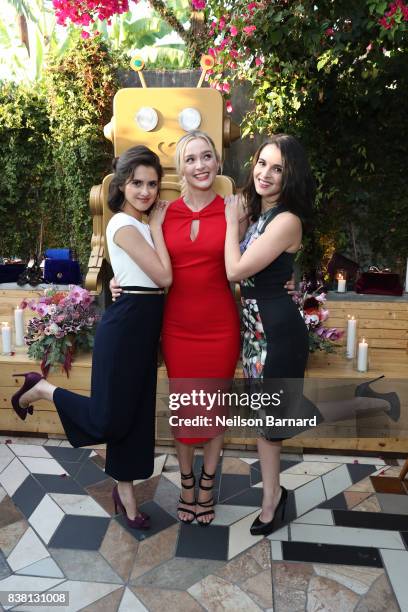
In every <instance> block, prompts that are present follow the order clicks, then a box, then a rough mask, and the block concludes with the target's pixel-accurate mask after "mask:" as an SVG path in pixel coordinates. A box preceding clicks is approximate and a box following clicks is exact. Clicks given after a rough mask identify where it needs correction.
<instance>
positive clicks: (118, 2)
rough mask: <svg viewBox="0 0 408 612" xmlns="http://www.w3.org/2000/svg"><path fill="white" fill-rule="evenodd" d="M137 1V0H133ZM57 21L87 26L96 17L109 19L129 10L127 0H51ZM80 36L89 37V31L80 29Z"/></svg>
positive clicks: (64, 24)
mask: <svg viewBox="0 0 408 612" xmlns="http://www.w3.org/2000/svg"><path fill="white" fill-rule="evenodd" d="M133 2H135V3H137V2H139V0H133ZM52 4H53V7H54V10H55V15H56V18H57V23H58V24H59V25H63V26H66V25H68V23H69V22H71V23H73V24H75V25H79V26H82V27H83V28H86V27H89V26H90V25H91V24H92V23H94V22H95V21H96V20H97V19H101V20H106V21H107V22H108V23H109V20H110V19H111V17H112V16H113V15H120V14H122V13H126V12H127V11H128V10H129V0H52ZM81 36H82V38H89V32H87V31H86V30H82V32H81Z"/></svg>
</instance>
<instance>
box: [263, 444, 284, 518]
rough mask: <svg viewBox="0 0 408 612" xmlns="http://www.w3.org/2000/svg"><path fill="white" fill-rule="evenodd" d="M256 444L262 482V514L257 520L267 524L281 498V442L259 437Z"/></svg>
mask: <svg viewBox="0 0 408 612" xmlns="http://www.w3.org/2000/svg"><path fill="white" fill-rule="evenodd" d="M257 444H258V455H259V460H260V462H261V473H262V481H263V499H262V512H261V514H260V517H259V518H260V520H261V521H262V522H263V523H269V522H270V521H271V520H272V519H273V515H274V513H275V508H276V506H277V505H278V503H279V500H280V496H281V488H280V482H279V474H280V452H281V446H282V442H281V441H280V440H276V441H272V440H265V438H262V437H259V438H258V440H257Z"/></svg>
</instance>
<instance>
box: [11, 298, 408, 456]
mask: <svg viewBox="0 0 408 612" xmlns="http://www.w3.org/2000/svg"><path fill="white" fill-rule="evenodd" d="M38 293H39V291H38V290H35V289H33V290H29V292H28V293H27V294H26V295H27V296H28V297H29V296H37V295H38ZM21 299H22V291H21V290H14V291H8V290H0V313H1V316H0V320H4V321H11V320H12V316H13V309H14V308H15V306H16V305H17V304H19V303H20V301H21ZM375 305H377V306H378V304H377V303H376V302H371V306H370V307H369V308H367V307H366V305H365V307H364V308H361V303H358V307H356V306H355V304H354V303H353V308H352V309H351V308H350V303H349V302H348V301H346V300H344V301H341V302H333V303H332V302H331V301H329V302H328V307H329V309H330V312H331V315H332V316H331V318H330V319H329V321H328V324H332V323H334V321H337V325H338V326H339V327H340V323H341V322H342V323H343V325H344V324H345V321H346V318H347V314H355V316H357V317H358V319H359V330H360V331H361V330H362V329H364V331H365V330H366V329H368V330H373V333H374V332H377V330H378V334H380V332H381V331H383V330H384V329H390V330H391V331H395V327H391V328H389V327H388V325H387V326H386V327H385V328H381V327H380V325H381V323H382V322H386V323H387V324H389V322H394V323H396V324H397V325H401V324H404V323H407V320H408V302H406V303H399V305H398V308H394V306H395V304H394V303H393V302H382V303H381V308H378V307H374V306H375ZM349 311H350V312H349ZM362 312H364V313H365V314H364V318H363V315H362V314H361V313H362ZM367 312H368V313H369V314H370V313H372V317H373V318H372V319H370V317H369V316H367V315H366V313H367ZM332 313H333V314H332ZM339 313H341V317H340V316H339ZM357 313H360V314H357ZM384 313H388V314H387V316H385V314H384ZM30 314H32V313H31V311H28V309H27V310H26V312H25V316H26V317H27V318H28V317H29V316H30ZM334 314H335V315H336V316H333V315H334ZM394 314H395V315H396V316H395V317H394ZM360 316H361V319H360ZM372 321H376V323H375V324H374V323H372ZM363 325H364V326H365V327H362V326H363ZM404 329H405V331H406V328H404V327H402V332H404ZM358 335H359V336H360V333H359V334H358ZM380 336H381V334H380ZM367 339H368V341H369V343H370V354H369V361H370V370H369V372H368V373H367V374H360V373H358V372H356V371H355V370H354V368H353V362H352V361H349V360H346V359H345V357H344V356H343V350H344V349H343V348H342V347H340V348H339V349H338V352H337V353H333V354H323V353H314V354H312V355H311V356H310V359H309V365H308V369H307V372H306V377H308V378H311V377H312V378H315V379H319V380H322V381H324V379H344V380H345V379H348V378H361V379H367V378H375V377H377V376H381V375H382V374H385V376H386V377H387V379H388V380H390V379H393V380H395V381H398V380H408V353H407V351H406V349H405V348H402V347H400V348H383V347H375V346H374V347H373V348H372V345H373V344H374V343H375V340H376V338H375V337H368V336H367ZM378 340H381V341H385V340H387V338H384V336H383V337H378ZM392 340H398V338H393V339H392ZM344 342H345V340H344V339H343V344H344ZM91 360H92V357H91V355H90V354H88V355H81V356H78V357H77V358H76V360H75V362H74V364H73V367H72V370H71V372H70V376H69V378H67V377H66V375H65V374H63V373H52V374H51V375H50V377H49V380H50V382H52V383H53V384H55V385H59V386H63V387H66V388H69V389H70V390H72V391H77V392H79V393H82V394H84V395H88V394H89V389H90V379H91ZM27 370H37V371H39V365H38V364H36V363H34V362H33V361H32V360H30V359H29V358H28V356H27V354H26V348H25V347H22V348H18V349H17V350H16V354H15V355H14V356H12V357H10V356H4V355H0V430H1V431H3V432H26V433H38V434H40V433H41V434H48V435H50V436H52V435H55V434H63V429H62V427H61V423H60V421H59V418H58V415H57V413H56V411H55V409H54V407H53V406H52V405H51V404H49V403H48V402H39V403H38V404H37V405H36V410H35V411H34V415H32V416H30V417H28V418H27V419H26V421H21V420H20V419H18V417H17V416H16V415H15V414H14V412H13V411H12V410H11V409H10V405H11V404H10V398H11V396H12V395H13V393H15V391H16V389H17V388H18V387H19V386H20V384H21V379H20V380H18V379H16V378H13V376H12V374H13V373H15V372H19V371H22V372H26V371H27ZM236 375H237V377H241V376H242V373H241V370H240V368H239V367H238V368H237V372H236ZM377 384H379V385H381V383H377ZM396 384H397V383H396ZM376 388H380V386H379V387H376ZM166 391H167V374H166V370H165V367H164V366H160V367H159V369H158V395H157V416H156V432H157V433H156V440H157V443H158V444H173V438H172V435H171V432H170V428H169V424H168V408H167V406H166V404H165V396H166ZM407 419H408V407H407V406H406V405H405V404H403V416H402V419H401V424H402V425H403V427H404V429H405V430H408V424H407ZM388 421H389V419H388ZM255 443H256V440H255V439H254V438H246V439H242V438H233V437H231V436H230V435H229V434H228V433H227V435H226V446H229V447H230V448H251V449H252V448H254V447H255ZM284 445H285V446H287V447H289V448H299V447H301V448H314V449H317V448H319V449H321V448H325V449H331V450H334V449H337V450H355V451H375V452H379V453H381V452H385V451H388V452H399V453H401V452H402V453H408V439H407V438H401V437H398V436H393V437H384V438H381V437H377V438H363V437H362V438H358V437H356V438H350V439H348V438H333V437H330V438H322V437H319V438H313V437H311V436H309V435H308V436H297V437H295V438H293V439H291V440H286V441H285V442H284Z"/></svg>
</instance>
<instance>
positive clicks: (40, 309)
mask: <svg viewBox="0 0 408 612" xmlns="http://www.w3.org/2000/svg"><path fill="white" fill-rule="evenodd" d="M36 311H37V314H38V315H39V316H40V317H43V316H44V315H46V314H47V312H48V306H47V305H46V304H37V307H36Z"/></svg>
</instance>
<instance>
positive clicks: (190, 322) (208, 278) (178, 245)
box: [162, 131, 239, 525]
mask: <svg viewBox="0 0 408 612" xmlns="http://www.w3.org/2000/svg"><path fill="white" fill-rule="evenodd" d="M176 165H177V172H178V174H179V176H180V177H181V178H182V196H181V197H180V198H179V199H177V200H175V201H174V202H172V203H171V204H170V206H169V208H168V210H167V213H166V218H165V221H164V224H163V235H164V239H165V242H166V246H167V249H168V252H169V254H170V258H171V264H172V269H173V284H172V286H171V289H170V291H169V293H168V296H167V300H166V304H165V311H164V321H163V329H162V349H163V357H164V361H165V364H166V368H167V373H168V377H169V380H170V392H173V393H174V392H176V391H177V392H179V393H180V392H187V393H191V391H192V390H194V389H195V390H200V389H202V390H205V391H209V390H212V391H215V390H217V389H220V388H222V386H223V384H224V387H225V385H228V380H231V379H232V378H233V377H234V372H235V366H236V363H237V360H238V357H239V317H238V311H237V307H236V304H235V301H234V297H233V294H232V291H231V288H230V285H229V283H228V280H227V277H226V274H225V263H224V243H225V233H226V221H225V205H224V200H223V198H221V197H220V196H219V195H217V194H216V193H215V191H214V188H213V185H214V181H215V177H216V175H217V172H218V170H219V166H220V158H219V156H218V154H217V152H216V150H215V146H214V143H213V141H212V140H211V138H209V136H207V134H204V133H203V132H198V131H193V132H189V133H188V134H186V135H185V136H183V137H182V138H181V139H180V140H179V142H178V144H177V150H176ZM186 379H188V380H186ZM211 379H212V380H213V381H214V382H213V388H212V389H211V388H210V387H211ZM193 408H194V407H193ZM186 413H187V414H188V416H193V415H197V414H202V415H205V414H207V415H211V414H212V416H214V414H215V410H214V409H213V410H212V412H206V411H205V408H204V410H203V408H202V407H198V408H197V407H195V408H194V412H193V413H192V412H191V410H189V408H188V407H187V408H186V409H184V410H183V411H181V410H178V416H180V417H181V416H184V415H186ZM195 431H196V432H197V429H196V430H195ZM174 434H175V444H176V449H177V455H178V459H179V463H180V472H181V485H182V487H183V489H184V491H183V494H182V496H181V497H180V505H179V508H178V512H179V518H180V520H182V521H183V522H186V523H190V522H192V521H193V520H194V518H196V519H197V522H198V523H199V524H200V525H209V524H210V523H211V521H212V520H213V518H214V510H213V507H214V500H213V496H212V492H211V489H212V488H213V485H214V477H215V472H216V468H217V464H218V461H219V456H220V451H221V448H222V445H223V439H224V435H223V431H220V430H219V429H218V430H217V429H216V428H212V427H210V428H208V429H207V430H206V429H198V435H199V436H200V437H197V433H196V434H195V435H194V429H193V430H192V429H190V430H188V429H187V430H185V429H184V428H183V427H180V428H177V429H176V430H175V431H174ZM202 436H206V437H202ZM197 443H203V445H204V462H203V467H202V472H201V477H200V481H199V494H198V498H197V501H196V500H195V492H194V485H195V477H194V474H193V471H192V466H193V461H194V445H195V444H197ZM194 506H195V507H194Z"/></svg>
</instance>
